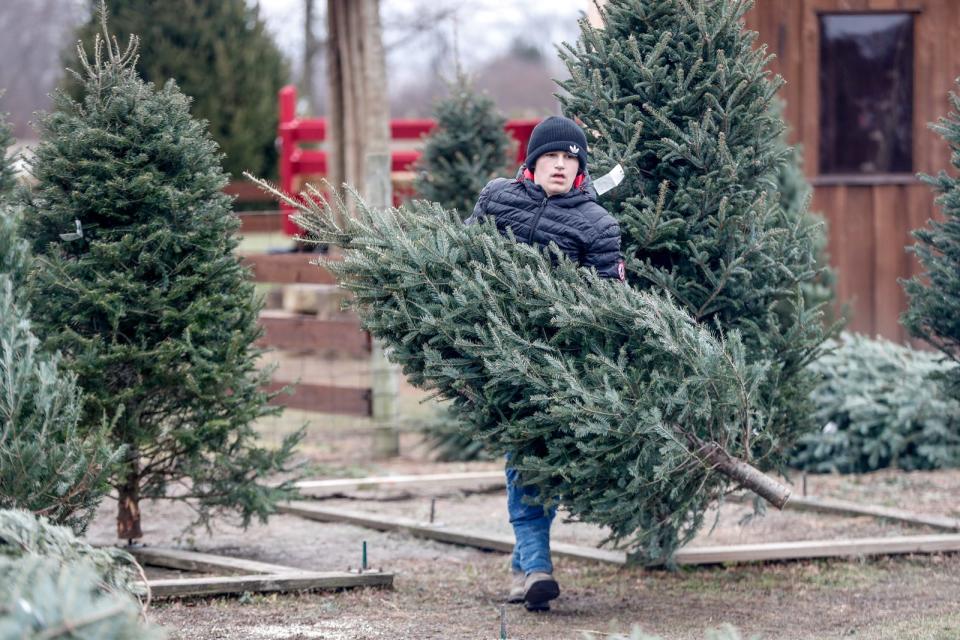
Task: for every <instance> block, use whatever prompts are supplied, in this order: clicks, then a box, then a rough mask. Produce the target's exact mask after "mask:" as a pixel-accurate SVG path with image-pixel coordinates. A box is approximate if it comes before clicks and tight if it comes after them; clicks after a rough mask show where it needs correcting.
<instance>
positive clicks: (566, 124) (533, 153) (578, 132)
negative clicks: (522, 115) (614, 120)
mask: <svg viewBox="0 0 960 640" xmlns="http://www.w3.org/2000/svg"><path fill="white" fill-rule="evenodd" d="M548 151H566V152H567V153H572V154H574V155H576V156H577V158H578V159H579V160H580V173H585V172H586V170H587V136H586V135H585V134H584V133H583V129H581V128H580V127H579V126H578V125H577V123H576V122H574V121H573V120H571V119H570V118H564V117H563V116H550V117H549V118H547V119H546V120H544V121H543V122H541V123H540V124H538V125H537V126H536V127H534V128H533V133H532V134H531V135H530V142H528V143H527V159H526V162H525V164H526V165H527V169H529V170H530V171H533V169H534V167H535V166H536V164H537V158H539V157H540V156H542V155H543V154H545V153H547V152H548Z"/></svg>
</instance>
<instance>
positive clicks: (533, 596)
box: [523, 571, 560, 611]
mask: <svg viewBox="0 0 960 640" xmlns="http://www.w3.org/2000/svg"><path fill="white" fill-rule="evenodd" d="M559 595H560V585H559V584H557V581H556V580H554V579H553V575H552V574H549V573H543V572H542V571H534V572H533V573H531V574H530V575H528V576H527V579H526V580H525V581H524V583H523V602H524V604H525V605H526V607H527V610H528V611H549V610H550V601H551V600H554V599H555V598H556V597H557V596H559Z"/></svg>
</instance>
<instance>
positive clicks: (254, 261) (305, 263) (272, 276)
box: [242, 253, 336, 284]
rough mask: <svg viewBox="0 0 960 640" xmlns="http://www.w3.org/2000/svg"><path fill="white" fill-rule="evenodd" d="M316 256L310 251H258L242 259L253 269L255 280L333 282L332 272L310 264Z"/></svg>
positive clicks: (285, 282) (282, 282) (281, 282)
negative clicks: (273, 252)
mask: <svg viewBox="0 0 960 640" xmlns="http://www.w3.org/2000/svg"><path fill="white" fill-rule="evenodd" d="M316 258H317V256H316V255H314V254H310V253H276V254H272V253H258V254H247V255H244V256H242V261H243V264H244V265H246V266H248V267H250V268H251V269H252V270H253V279H254V280H256V281H257V282H275V283H279V284H287V283H294V282H309V283H313V284H335V283H336V280H335V279H334V277H333V274H331V273H330V272H329V271H327V270H326V269H322V268H321V267H318V266H317V265H315V264H310V261H311V260H315V259H316Z"/></svg>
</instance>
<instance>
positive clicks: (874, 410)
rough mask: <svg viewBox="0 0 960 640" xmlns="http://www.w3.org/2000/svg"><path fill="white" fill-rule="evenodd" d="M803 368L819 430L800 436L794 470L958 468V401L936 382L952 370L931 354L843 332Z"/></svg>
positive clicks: (959, 436) (959, 423) (850, 470)
mask: <svg viewBox="0 0 960 640" xmlns="http://www.w3.org/2000/svg"><path fill="white" fill-rule="evenodd" d="M833 346H834V349H833V351H831V352H829V353H827V354H826V355H824V356H823V357H821V358H820V359H819V360H817V361H816V362H814V363H813V364H811V365H810V369H811V370H812V371H813V372H814V373H816V374H817V375H818V376H820V378H821V381H820V383H819V384H818V385H817V387H816V389H815V390H814V392H813V394H812V395H811V398H812V400H813V403H814V405H815V407H816V409H815V414H814V415H815V418H816V421H817V423H818V424H819V425H820V426H821V429H820V430H819V431H817V432H814V433H810V434H808V435H806V436H804V437H802V438H801V439H800V441H799V443H798V447H797V449H796V450H795V451H794V454H793V466H795V467H797V468H800V469H804V470H807V471H813V472H831V471H838V472H841V473H863V472H866V471H874V470H876V469H884V468H887V467H896V468H899V469H904V470H917V469H943V468H951V467H956V466H958V465H960V401H958V400H957V399H955V398H951V397H950V396H948V395H946V394H945V393H944V391H943V388H942V386H941V385H939V384H938V383H937V381H936V380H935V377H936V376H938V375H941V374H943V372H944V371H946V370H947V369H949V368H950V366H951V365H949V364H946V363H944V362H943V361H942V357H940V356H938V355H937V354H935V353H930V352H926V351H917V350H914V349H910V348H909V347H904V346H901V345H898V344H894V343H892V342H889V341H887V340H883V339H877V340H873V339H870V338H867V337H865V336H861V335H856V334H849V333H845V334H843V335H842V336H841V338H840V340H839V342H837V343H836V344H834V345H833Z"/></svg>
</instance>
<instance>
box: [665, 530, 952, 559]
mask: <svg viewBox="0 0 960 640" xmlns="http://www.w3.org/2000/svg"><path fill="white" fill-rule="evenodd" d="M946 551H960V535H953V534H939V535H930V536H893V537H884V538H856V539H852V540H804V541H800V542H773V543H767V544H745V545H731V546H718V547H700V548H692V549H691V548H686V549H681V550H680V551H678V552H677V556H676V559H677V563H678V564H726V563H734V562H760V561H765V560H808V559H813V558H849V557H859V556H871V555H901V554H907V553H941V552H946Z"/></svg>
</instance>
